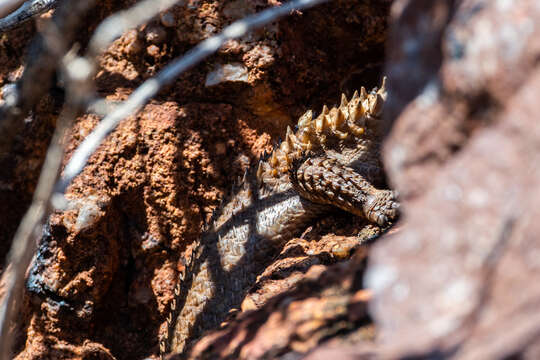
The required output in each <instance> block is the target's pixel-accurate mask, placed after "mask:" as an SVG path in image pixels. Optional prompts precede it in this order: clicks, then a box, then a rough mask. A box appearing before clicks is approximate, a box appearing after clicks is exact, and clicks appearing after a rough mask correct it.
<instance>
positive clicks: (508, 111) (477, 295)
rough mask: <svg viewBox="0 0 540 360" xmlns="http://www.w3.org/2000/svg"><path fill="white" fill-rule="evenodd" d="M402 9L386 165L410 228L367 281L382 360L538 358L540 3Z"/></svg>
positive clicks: (381, 247)
mask: <svg viewBox="0 0 540 360" xmlns="http://www.w3.org/2000/svg"><path fill="white" fill-rule="evenodd" d="M393 6H394V11H393V19H392V22H393V24H394V25H393V30H392V33H391V34H392V35H391V39H390V44H389V46H388V49H390V54H389V63H388V67H387V68H388V75H389V77H390V79H391V80H390V91H389V92H390V99H392V100H391V102H390V104H389V106H390V111H389V115H390V116H397V117H396V118H395V120H394V121H393V128H392V133H391V136H390V139H389V141H388V143H387V146H386V148H385V159H386V165H387V169H388V173H389V177H390V181H391V182H392V183H393V184H394V185H395V187H396V188H397V190H398V191H399V192H400V194H402V196H403V197H402V206H403V209H404V220H403V223H402V228H401V231H400V232H398V233H396V234H394V235H392V236H389V237H387V238H386V239H384V241H381V242H379V243H377V244H376V246H375V247H374V249H373V252H372V254H371V257H370V266H369V269H368V272H367V275H366V278H365V280H366V282H367V285H368V287H371V288H372V289H373V291H374V300H373V302H372V303H371V304H370V311H371V314H372V315H373V317H374V319H375V323H376V325H377V328H378V331H379V335H380V338H379V344H380V347H381V352H382V354H383V355H382V356H383V357H385V358H404V357H408V356H419V357H427V358H429V357H449V356H454V357H457V358H460V359H489V358H508V357H528V356H531V358H535V357H537V356H538V355H539V352H538V349H539V345H540V341H539V338H538V335H537V334H538V332H539V331H540V325H539V324H540V321H539V320H540V316H539V315H538V314H539V312H538V305H537V304H538V303H539V302H540V286H539V285H538V281H537V280H538V279H539V278H540V261H539V260H538V259H539V257H538V254H540V240H539V238H538V236H537V234H538V233H539V231H540V225H539V223H538V221H537V219H538V216H540V210H539V207H538V202H539V201H540V190H539V189H540V168H539V167H538V164H539V163H540V152H539V151H538V150H539V148H538V144H540V123H539V122H538V115H537V114H539V113H540V103H539V102H538V94H539V93H540V68H539V66H538V61H537V60H534V59H538V58H539V56H540V40H539V39H540V26H538V24H539V23H540V7H539V6H538V2H537V1H532V0H531V1H521V2H511V1H494V2H484V1H474V0H473V1H464V2H410V1H398V2H396V3H394V5H393ZM390 120H391V119H390Z"/></svg>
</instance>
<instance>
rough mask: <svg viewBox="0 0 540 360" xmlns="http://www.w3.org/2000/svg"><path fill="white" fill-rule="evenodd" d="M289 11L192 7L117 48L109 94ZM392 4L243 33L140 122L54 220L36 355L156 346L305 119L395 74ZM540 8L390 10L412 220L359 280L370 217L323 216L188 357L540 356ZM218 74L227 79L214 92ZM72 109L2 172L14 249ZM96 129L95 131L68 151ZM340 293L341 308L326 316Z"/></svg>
mask: <svg viewBox="0 0 540 360" xmlns="http://www.w3.org/2000/svg"><path fill="white" fill-rule="evenodd" d="M120 3H121V2H118V4H120ZM275 3H277V2H274V1H271V2H270V1H269V2H268V3H267V2H265V1H257V2H255V1H253V2H252V1H226V2H217V1H215V2H212V1H186V7H178V8H175V9H174V10H173V11H171V12H167V13H165V14H162V16H160V18H159V19H156V20H155V21H153V22H152V23H151V24H149V25H148V26H146V27H144V28H141V29H136V30H132V31H130V32H128V33H127V34H125V35H124V36H123V37H122V38H121V39H120V40H118V41H117V42H116V43H115V44H114V45H113V46H112V47H111V49H110V50H109V51H108V52H107V54H105V55H104V56H103V58H102V60H101V64H102V70H101V72H100V74H99V75H98V78H97V81H98V90H99V91H100V93H101V94H102V95H103V96H107V97H108V98H109V99H110V100H117V99H123V98H125V97H126V95H127V94H129V93H130V92H131V91H132V90H133V88H134V87H135V86H136V85H137V84H138V83H139V82H140V81H141V80H142V79H144V78H146V77H147V76H149V75H151V74H153V73H155V71H156V70H157V69H159V68H160V67H161V66H163V64H165V63H166V62H167V60H168V59H170V58H171V57H173V56H176V55H179V54H181V53H183V52H184V51H185V50H186V49H188V48H189V47H191V46H192V45H193V44H195V43H196V42H198V41H199V40H201V39H203V38H205V36H207V34H209V33H212V32H215V31H218V30H219V29H221V28H222V27H223V25H224V24H226V23H229V22H230V21H232V20H233V19H236V18H239V17H241V16H243V14H244V13H250V12H253V11H256V10H259V9H260V8H261V7H264V6H265V5H267V4H275ZM110 4H111V2H107V1H103V2H102V5H105V6H104V7H103V9H104V10H103V11H104V12H107V11H109V12H110V11H111V10H112V8H111V6H110ZM126 4H127V3H122V5H124V6H125V5H126ZM221 4H223V5H221ZM118 6H120V5H118ZM387 10H388V2H369V1H334V2H332V5H325V6H324V7H321V8H320V9H314V10H312V11H308V12H306V13H305V14H294V15H293V16H292V17H290V18H289V19H287V20H286V21H284V22H280V23H279V24H278V25H276V26H274V27H269V29H267V31H266V32H264V31H261V32H257V33H256V34H254V35H253V36H252V37H248V38H246V39H243V40H241V41H238V42H231V43H230V44H228V46H227V47H226V48H224V49H223V50H222V51H221V52H220V54H218V55H217V56H216V57H213V58H211V59H209V60H208V61H207V62H205V63H204V64H201V65H200V66H198V67H197V68H195V69H193V70H192V71H191V72H189V73H188V74H186V75H184V76H183V77H182V78H181V79H179V80H178V81H177V82H175V83H174V84H173V85H172V86H170V87H169V88H168V89H165V90H164V91H163V92H162V93H161V94H160V96H159V97H158V99H156V100H155V101H154V102H153V103H152V104H150V105H148V106H147V107H145V109H143V111H142V112H141V114H140V115H138V116H136V117H133V118H131V119H129V120H128V121H127V122H125V123H124V124H123V125H122V126H121V128H119V129H118V130H117V131H116V132H115V133H114V134H113V136H112V137H111V139H109V140H108V141H107V142H106V143H105V144H104V145H103V146H102V148H101V150H100V152H99V153H98V154H96V156H94V157H93V158H92V163H91V166H90V167H89V168H88V169H87V170H86V171H85V173H84V174H83V175H82V176H81V177H80V179H79V180H77V182H76V184H74V186H73V188H72V190H71V192H72V194H71V203H72V206H71V208H70V210H68V211H66V212H65V213H62V214H55V215H54V216H53V217H51V220H50V224H49V227H48V229H47V233H46V236H45V237H44V243H43V245H42V246H41V247H40V249H41V251H40V254H39V256H40V257H39V258H38V259H39V264H38V265H37V266H36V267H35V268H33V269H32V272H31V273H30V277H29V281H28V289H29V291H28V292H27V295H26V298H25V302H24V304H25V307H24V309H23V310H24V311H23V314H22V316H21V318H22V320H23V321H22V325H21V327H22V328H23V331H22V332H21V335H20V339H19V342H18V348H17V351H18V352H19V358H20V359H36V358H51V357H52V358H77V359H83V358H84V359H88V358H105V359H107V358H112V356H115V357H116V358H118V359H122V358H126V359H128V358H129V359H131V358H143V357H145V356H149V355H156V354H157V351H158V349H157V344H158V342H157V339H158V334H159V333H160V332H161V333H163V331H164V327H165V326H164V323H165V321H164V319H165V316H166V315H165V314H166V313H167V312H168V308H169V304H170V301H171V299H172V292H173V288H174V284H175V281H176V278H177V275H178V273H179V271H181V270H182V268H183V261H182V260H181V259H182V255H181V254H182V252H183V250H184V249H185V247H186V246H187V244H189V243H190V242H191V241H193V239H195V238H196V237H197V236H198V235H199V231H200V225H201V224H202V220H203V218H206V217H208V216H209V214H210V213H211V212H212V209H213V208H214V207H215V206H216V205H217V203H218V199H219V198H220V197H222V196H223V194H224V193H225V192H226V191H227V189H228V188H229V187H230V185H231V183H232V182H234V178H235V177H236V176H237V175H240V174H241V173H242V169H243V168H245V167H246V165H247V163H248V162H249V160H250V159H253V158H255V157H256V156H257V155H258V154H259V153H260V152H261V151H262V150H263V149H269V148H270V145H271V143H272V141H273V140H276V136H278V134H281V133H283V131H284V129H285V127H286V125H287V124H289V122H290V121H291V119H293V118H294V117H296V116H299V115H300V114H301V113H302V111H303V110H304V109H306V108H315V109H320V107H321V106H322V104H323V103H326V102H327V101H328V100H329V99H337V98H338V95H339V93H340V92H346V93H347V92H348V91H350V90H352V89H353V88H355V87H357V86H358V85H361V84H364V83H366V81H369V80H370V79H371V78H372V77H375V78H376V77H378V76H379V72H378V71H377V66H378V65H380V64H382V61H383V56H382V55H383V51H382V47H381V44H382V41H383V40H384V35H385V31H384V29H385V16H386V14H387ZM539 13H540V5H538V1H534V0H524V1H520V2H517V1H505V0H497V1H480V0H462V1H431V0H415V1H413V0H408V1H405V0H397V1H395V2H394V4H393V8H392V12H391V15H390V22H391V23H392V24H393V25H392V26H393V30H392V32H391V38H390V42H389V44H388V52H387V55H388V56H387V71H386V74H387V75H388V76H389V78H390V80H391V81H390V82H389V86H390V94H389V103H388V105H389V108H387V109H388V110H389V111H388V112H387V119H388V125H389V128H390V125H393V129H392V131H393V132H392V134H391V138H390V141H389V143H388V144H387V147H386V152H385V155H386V164H387V170H388V175H389V178H390V181H391V182H392V183H393V184H394V185H395V187H396V188H397V189H398V190H399V191H400V194H401V196H402V203H403V207H404V210H405V216H404V218H403V220H402V223H401V225H400V228H399V230H398V231H394V232H393V233H392V234H389V236H386V237H385V238H384V239H382V240H383V241H378V242H377V243H376V244H375V247H372V248H371V249H370V253H369V254H368V256H369V258H368V265H369V267H368V268H369V271H368V274H367V277H365V278H364V279H365V281H362V271H363V270H362V269H363V267H364V265H363V262H364V257H363V256H364V254H363V253H362V252H363V251H364V250H365V249H364V247H363V246H361V247H360V249H359V250H358V251H360V252H358V253H357V254H356V255H355V256H354V257H353V259H352V260H349V261H348V262H345V263H339V264H334V265H332V264H333V263H334V262H335V261H336V260H337V258H338V257H339V258H341V257H342V256H343V257H345V258H346V257H347V256H348V253H349V250H348V249H349V247H348V246H347V245H338V244H349V243H350V244H353V243H354V239H355V238H356V237H351V234H354V235H356V234H357V233H358V231H359V229H360V228H361V227H362V226H363V224H362V223H358V222H357V221H358V220H356V219H352V218H350V217H348V216H343V215H339V214H336V215H335V216H333V217H329V218H327V219H325V221H323V222H321V223H317V224H313V227H312V228H311V229H307V230H306V233H305V236H302V239H294V240H293V241H291V242H290V243H289V245H288V247H286V248H285V249H284V251H283V252H282V254H281V255H280V257H279V258H278V259H276V262H275V263H274V264H273V265H270V267H269V268H268V269H267V271H266V272H265V273H263V274H262V275H261V276H260V277H259V279H258V282H257V284H256V285H255V287H254V288H253V289H252V292H251V294H250V295H249V296H248V297H247V298H246V299H245V300H244V302H243V304H242V306H241V309H240V310H239V311H237V312H233V313H231V319H230V321H229V322H228V324H224V327H223V328H222V329H220V330H218V331H217V332H213V333H210V334H208V335H207V336H205V337H203V338H202V339H201V340H200V343H198V344H196V345H195V347H194V350H193V353H192V354H191V355H192V356H194V357H195V356H200V357H205V356H207V357H209V358H214V356H215V355H216V354H218V353H219V354H220V355H223V357H226V356H228V357H229V358H234V357H235V356H240V355H241V356H245V355H244V354H246V355H247V354H249V355H250V356H252V357H251V358H257V357H258V358H268V357H270V356H273V357H276V358H279V357H281V358H283V359H291V358H293V359H296V358H302V357H303V354H304V353H305V352H306V351H307V352H308V354H307V356H306V357H305V358H307V359H311V360H314V359H329V358H335V359H338V358H339V359H353V358H354V359H358V358H361V359H369V358H375V357H386V358H399V357H401V358H402V357H405V356H410V355H418V356H423V357H428V358H441V357H447V356H448V357H454V358H465V359H479V358H488V359H492V358H529V359H536V358H539V357H540V350H539V349H540V346H539V343H538V338H539V337H538V334H539V331H540V329H539V326H538V324H539V323H540V322H539V319H538V314H539V311H538V309H539V306H540V304H539V302H540V290H539V289H538V281H537V279H538V272H539V270H538V269H539V265H538V258H539V255H538V254H540V244H539V242H538V236H537V234H538V232H539V230H540V229H538V225H537V224H538V221H537V219H538V216H539V215H540V214H538V200H537V199H540V194H539V193H538V192H539V191H538V189H539V188H540V187H539V185H540V184H539V182H540V181H539V180H538V179H540V174H538V171H539V170H538V165H537V164H538V163H539V161H540V159H539V158H538V157H539V155H538V154H539V153H540V152H539V150H540V149H539V148H538V147H539V146H538V144H540V128H539V125H538V121H537V120H538V119H537V117H538V114H539V113H540V109H539V105H538V104H539V102H538V100H537V99H538V94H539V93H540V74H539V70H538V59H539V58H540V57H539V52H540V44H539V39H540V36H539V35H540V34H539V30H538V24H539V23H540V15H539ZM171 24H172V26H171ZM175 24H178V26H175ZM26 26H27V27H26V28H25V29H27V30H26V31H31V30H32V26H31V24H29V25H26ZM29 37H30V36H29V35H28V34H27V33H26V32H25V30H24V29H20V30H15V31H12V32H10V33H8V34H7V35H3V36H2V38H1V39H0V46H3V47H2V48H1V49H8V50H9V51H10V52H9V54H12V55H9V56H7V57H5V58H6V59H7V62H6V63H4V62H2V64H6V65H2V66H1V67H0V79H1V80H0V81H2V84H1V85H2V86H4V85H5V84H6V83H8V82H11V81H12V80H9V78H8V76H16V73H17V71H19V70H18V68H19V67H20V66H21V63H19V62H17V60H16V58H15V57H16V56H17V55H18V54H20V53H22V51H23V50H22V49H23V48H24V44H21V43H20V42H21V40H22V41H26V40H27V39H28V38H29ZM164 39H165V40H164ZM273 41H274V42H273ZM8 50H5V51H6V53H7V51H8ZM3 54H4V52H3V51H0V56H3ZM228 64H230V65H233V66H232V69H233V72H231V71H230V70H231V66H226V65H228ZM373 66H375V67H373ZM220 69H221V72H219V71H218V72H216V71H217V70H220ZM225 70H227V71H225ZM245 71H247V82H245V78H246V77H245ZM211 73H214V74H217V75H219V76H214V75H213V77H211V79H218V80H220V82H218V83H217V84H216V85H212V86H210V87H205V85H204V84H205V82H206V80H207V79H208V76H209V74H211ZM9 74H13V75H9ZM375 74H376V76H375ZM228 79H236V80H238V79H239V80H240V81H235V82H231V81H229V80H228ZM215 81H216V80H213V82H215ZM210 84H212V82H210ZM368 85H370V86H372V85H375V79H373V82H372V83H371V84H369V83H368ZM348 95H349V96H350V95H351V94H350V93H348ZM55 109H58V106H56V107H55ZM55 116H56V115H55V114H54V112H53V111H52V110H47V108H45V111H43V112H42V113H41V112H35V113H34V115H33V117H32V119H38V120H39V119H41V118H44V119H49V120H48V121H50V122H47V120H43V121H32V122H29V123H28V125H27V126H28V127H27V129H26V132H25V135H24V137H21V139H19V140H18V144H19V145H18V146H19V148H18V149H19V150H18V151H14V153H13V159H12V160H10V161H11V162H9V161H4V162H2V169H3V172H1V173H0V176H2V189H1V191H2V192H1V196H2V200H3V201H0V204H1V205H0V206H5V208H3V209H6V210H10V211H9V212H7V213H6V212H5V211H3V214H5V215H4V216H2V217H1V218H0V222H1V223H0V226H1V228H2V230H3V231H2V234H1V236H2V245H1V246H2V249H3V250H2V251H5V249H6V248H7V245H6V244H5V242H6V241H8V240H9V239H11V237H12V233H13V231H14V229H15V226H14V223H15V222H16V221H17V219H18V218H19V217H20V215H21V214H22V212H23V211H24V208H25V206H26V204H27V203H28V199H29V197H30V194H31V192H32V189H33V185H32V184H33V183H35V178H36V172H37V169H39V164H40V163H41V161H42V156H43V151H44V149H45V146H46V143H47V139H48V136H50V129H51V127H52V125H53V121H52V120H54V118H55ZM201 119H204V121H203V120H201ZM97 121H98V119H97V117H96V116H94V115H87V116H83V117H81V118H79V119H78V121H77V124H76V127H75V128H74V130H73V132H72V133H71V134H70V135H69V136H68V138H67V142H68V148H69V150H70V151H72V150H73V148H74V147H75V146H76V144H77V143H79V142H80V141H81V139H82V137H83V136H84V135H85V134H87V133H88V131H90V129H91V128H92V127H93V126H94V125H95V123H96V122H97ZM38 125H39V126H38ZM38 128H39V129H46V131H42V130H34V129H38ZM24 139H27V141H24ZM27 159H28V160H32V159H35V162H31V161H26V160H27ZM30 165H31V166H32V167H31V168H29V170H28V171H24V166H30ZM17 169H21V170H17ZM10 174H11V175H10ZM13 174H15V175H13ZM4 200H5V201H4ZM324 223H327V224H326V225H324ZM334 233H335V234H337V236H333V235H327V236H324V235H325V234H334ZM341 236H346V237H345V238H342V237H341ZM307 240H319V241H307ZM325 244H326V245H325ZM329 244H333V245H329ZM334 246H336V248H334ZM340 246H343V247H342V248H340ZM354 246H357V245H354ZM354 246H353V247H354ZM372 250H373V251H372ZM313 265H314V266H313ZM327 266H328V267H327ZM310 267H311V269H310ZM306 274H309V275H308V276H306ZM351 279H355V280H354V281H352V282H351ZM341 280H342V281H341ZM340 281H341V282H340ZM338 282H340V284H341V285H340V286H341V287H340V286H337V285H336V283H338ZM365 283H367V285H369V286H371V287H372V291H373V292H372V293H373V299H372V298H371V297H370V293H369V292H366V291H365ZM327 289H332V290H327ZM325 291H327V293H326V294H328V295H332V294H340V295H341V296H342V297H343V299H344V300H343V302H342V303H341V305H339V302H338V301H336V300H338V299H337V298H336V297H332V296H328V297H322V296H320V294H325ZM280 294H281V295H280ZM351 294H354V295H351ZM355 296H356V297H355ZM315 299H316V300H317V301H315ZM371 299H372V300H371ZM366 301H370V304H369V310H370V314H371V316H370V317H372V318H373V319H374V320H375V322H374V327H373V325H372V326H370V325H369V317H368V316H366V313H365V302H366ZM324 302H326V304H329V305H330V309H332V312H326V311H323V312H320V311H319V309H320V307H319V306H320V305H321V304H323V303H324ZM352 304H355V305H358V306H357V307H356V308H355V310H352V309H350V308H349V309H350V310H349V311H346V312H343V311H342V310H340V309H342V308H343V306H351V305H352ZM293 305H294V306H293ZM310 309H311V310H310ZM241 310H243V311H242V312H240V311H241ZM284 310H285V311H289V314H288V315H289V316H288V317H289V318H290V319H294V321H295V323H294V324H291V323H289V322H287V321H284V320H283V319H284V318H283V316H282V314H283V313H282V311H284ZM295 310H299V311H301V312H296V311H295ZM301 313H302V314H306V315H305V318H304V319H306V322H305V323H303V322H302V320H301V318H300V317H298V315H300V314H301ZM317 314H319V315H320V316H319V317H317ZM333 315H336V316H333ZM25 319H28V320H25ZM270 320H271V321H270ZM303 324H307V325H303ZM225 325H226V326H225ZM332 329H333V330H332ZM276 331H281V333H280V334H283V337H284V338H285V341H283V340H282V338H281V337H277V336H273V335H274V334H275V332H276ZM332 331H333V332H332ZM374 334H376V335H377V341H376V342H372V341H371V340H372V339H373V338H374V336H375V335H374ZM311 335H312V336H311ZM230 340H235V341H236V342H231V341H230ZM271 341H275V343H269V342H271ZM214 345H215V347H214ZM257 351H258V352H257Z"/></svg>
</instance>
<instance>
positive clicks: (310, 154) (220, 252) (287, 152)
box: [160, 79, 398, 357]
mask: <svg viewBox="0 0 540 360" xmlns="http://www.w3.org/2000/svg"><path fill="white" fill-rule="evenodd" d="M385 80H386V79H383V83H382V85H381V88H380V89H378V90H377V89H374V90H373V91H371V92H370V93H369V94H368V93H367V92H366V90H365V89H364V88H362V89H361V91H360V93H358V92H355V94H354V95H353V97H352V98H351V100H350V101H347V99H346V97H345V95H342V98H341V104H340V106H339V107H334V108H332V109H331V110H329V109H328V108H327V107H326V106H324V107H323V110H322V112H321V114H320V115H319V116H318V117H316V118H313V113H312V112H311V111H308V112H306V113H305V114H304V115H302V116H301V117H300V119H299V120H298V130H297V131H296V132H293V131H292V130H291V129H290V128H287V133H286V136H285V140H284V141H283V142H282V143H281V144H280V146H278V147H276V148H275V149H274V150H273V152H272V153H271V154H270V156H268V157H267V158H266V159H265V160H261V161H260V162H259V163H258V165H257V167H256V168H253V169H251V170H250V171H248V172H247V174H246V176H244V181H243V183H242V185H241V187H240V188H239V189H238V190H237V191H236V192H235V193H234V194H233V195H232V196H231V198H230V199H229V200H228V201H226V202H224V206H222V207H221V208H220V209H219V210H218V211H216V212H215V213H214V217H213V218H214V219H213V220H212V222H211V223H210V225H209V226H207V228H206V229H204V231H203V235H202V236H201V238H200V239H199V240H198V241H197V242H196V243H195V244H193V251H192V255H191V257H190V258H189V259H188V260H187V264H186V267H185V271H184V272H183V274H182V275H181V276H180V279H179V281H178V284H177V286H176V289H175V299H174V300H173V301H172V303H171V313H170V314H169V316H168V317H167V326H168V331H167V334H165V336H164V337H163V339H161V341H160V355H161V357H162V356H163V355H164V354H165V353H167V352H169V351H172V352H175V353H182V352H184V351H185V350H186V349H187V347H188V345H189V342H190V341H191V340H192V339H194V338H196V337H197V336H199V335H200V334H201V333H202V332H203V331H205V330H208V329H212V328H216V327H217V326H218V325H219V324H220V323H221V322H223V321H224V320H225V318H226V316H227V314H228V312H229V311H230V310H231V309H233V308H235V307H238V306H239V305H240V303H241V301H242V300H243V298H244V296H245V294H246V292H247V291H248V290H249V288H250V287H251V286H252V285H253V284H254V282H255V280H256V277H257V275H258V274H260V273H261V272H262V270H264V268H265V267H266V266H267V265H268V263H269V261H271V260H272V259H273V257H274V256H275V255H276V254H277V253H278V252H279V250H280V249H281V248H282V247H283V245H284V244H285V242H286V241H287V240H289V239H290V238H292V237H294V236H295V235H298V234H300V233H301V232H302V231H303V229H304V228H305V227H306V226H307V225H308V224H309V223H310V222H312V221H313V220H314V219H315V218H317V217H319V216H320V215H322V214H323V213H325V212H328V211H329V210H331V208H332V207H339V208H341V209H343V210H345V211H349V212H351V213H353V214H356V215H359V216H363V217H365V218H366V219H368V220H369V221H371V222H375V223H377V224H379V225H381V226H383V225H387V224H388V223H389V222H391V221H392V220H394V219H395V218H396V217H397V215H398V203H397V201H396V199H395V194H394V192H392V191H391V190H380V189H378V188H376V186H381V185H382V184H383V179H384V174H383V170H382V165H381V162H380V144H381V140H382V134H381V132H380V129H379V128H380V126H379V123H380V122H379V119H380V114H381V112H382V109H383V106H384V102H385V100H386V96H387V93H386V88H385Z"/></svg>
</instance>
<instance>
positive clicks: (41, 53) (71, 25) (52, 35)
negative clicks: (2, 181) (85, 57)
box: [0, 0, 95, 156]
mask: <svg viewBox="0 0 540 360" xmlns="http://www.w3.org/2000/svg"><path fill="white" fill-rule="evenodd" d="M0 1H1V0H0ZM94 1H95V0H77V1H67V2H66V3H65V6H61V7H59V8H58V10H57V11H56V12H55V14H54V17H53V19H52V21H50V22H49V24H48V25H47V26H46V27H45V29H44V31H43V32H42V33H41V34H38V35H37V36H36V37H35V38H34V40H32V43H31V44H30V46H29V47H28V55H27V57H26V63H25V68H24V72H23V74H22V77H21V79H20V80H19V81H18V82H17V86H16V89H15V91H14V92H13V97H14V101H10V102H9V103H5V104H4V105H3V106H1V107H0V134H2V136H1V138H0V156H10V155H9V154H10V151H11V145H12V144H13V139H14V138H15V136H16V135H17V134H18V133H19V132H20V131H21V129H22V127H23V125H24V122H23V119H24V118H25V117H26V115H27V114H28V112H29V111H30V109H32V108H33V107H34V106H35V105H36V104H37V103H38V101H40V100H41V99H42V98H43V96H44V95H45V94H46V93H47V91H48V90H49V86H50V83H51V79H53V75H54V73H55V71H56V68H57V65H58V63H59V61H60V59H62V57H63V56H64V54H65V53H66V51H67V47H69V46H71V44H72V42H73V39H74V38H75V31H74V29H76V28H77V27H78V25H80V19H81V15H82V14H84V13H86V11H87V10H88V9H90V8H91V7H92V6H93V4H94Z"/></svg>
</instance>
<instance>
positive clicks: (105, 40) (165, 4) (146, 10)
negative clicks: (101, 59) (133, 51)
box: [86, 0, 184, 60]
mask: <svg viewBox="0 0 540 360" xmlns="http://www.w3.org/2000/svg"><path fill="white" fill-rule="evenodd" d="M183 2H184V0H145V1H141V2H140V3H138V4H136V5H134V6H132V7H130V8H129V9H127V10H123V11H119V12H117V13H115V14H113V15H111V16H109V17H107V18H106V19H105V20H103V21H102V22H101V24H99V26H98V27H97V29H96V31H95V32H94V34H93V35H92V38H91V39H90V42H89V45H88V49H89V50H88V53H87V55H86V58H87V60H91V59H93V58H95V57H97V56H98V55H99V54H101V52H103V51H104V50H105V49H106V48H107V47H108V46H109V44H110V43H112V42H113V41H114V40H115V39H116V38H118V37H120V35H122V34H123V33H124V32H126V31H127V30H129V29H132V28H135V27H137V26H138V25H141V24H144V23H146V22H148V21H149V20H150V19H152V18H153V17H154V16H156V15H157V14H158V13H159V12H160V11H163V10H165V9H167V8H169V7H171V6H173V5H174V4H175V3H183Z"/></svg>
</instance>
